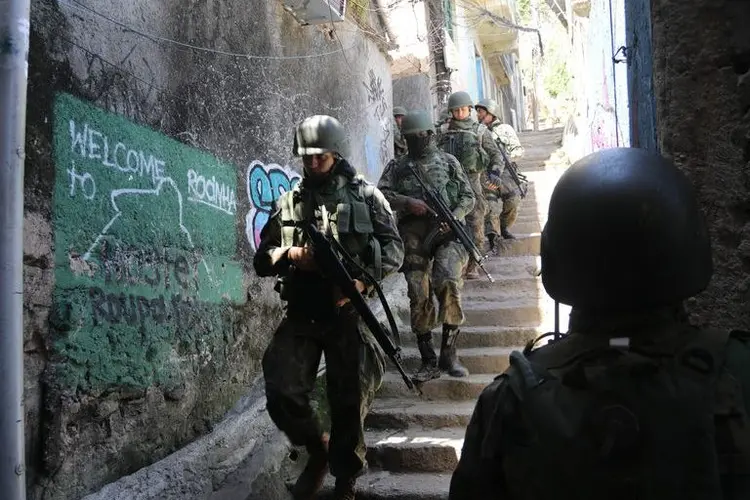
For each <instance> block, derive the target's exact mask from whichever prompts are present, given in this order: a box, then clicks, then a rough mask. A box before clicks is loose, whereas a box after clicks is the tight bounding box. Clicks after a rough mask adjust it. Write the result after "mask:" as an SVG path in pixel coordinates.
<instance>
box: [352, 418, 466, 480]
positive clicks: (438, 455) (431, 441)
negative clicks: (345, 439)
mask: <svg viewBox="0 0 750 500" xmlns="http://www.w3.org/2000/svg"><path fill="white" fill-rule="evenodd" d="M465 434H466V429H464V428H462V427H448V428H442V429H432V428H428V427H410V428H408V429H400V430H393V429H386V430H383V429H374V430H368V431H366V432H365V441H366V442H367V463H368V465H369V466H370V467H373V468H376V469H381V470H387V471H390V472H453V470H454V469H455V468H456V466H457V465H458V458H459V456H460V454H461V447H462V446H463V444H464V435H465Z"/></svg>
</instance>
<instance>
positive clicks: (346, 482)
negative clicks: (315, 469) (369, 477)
mask: <svg viewBox="0 0 750 500" xmlns="http://www.w3.org/2000/svg"><path fill="white" fill-rule="evenodd" d="M356 484H357V480H356V479H353V478H341V479H339V478H336V487H335V488H334V489H333V500H354V497H355V495H356V489H355V488H354V486H355V485H356Z"/></svg>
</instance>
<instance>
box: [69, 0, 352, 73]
mask: <svg viewBox="0 0 750 500" xmlns="http://www.w3.org/2000/svg"><path fill="white" fill-rule="evenodd" d="M60 4H61V5H63V6H66V7H72V8H77V9H79V10H85V11H87V12H90V13H91V14H94V15H96V16H99V17H101V18H102V19H105V20H107V21H109V22H111V23H112V24H115V25H117V26H119V27H121V28H122V29H124V30H126V31H129V32H131V33H134V34H136V35H140V36H142V37H144V38H147V39H149V40H151V41H153V42H164V43H169V44H173V45H178V46H180V47H183V48H186V49H190V50H195V51H199V52H208V53H211V54H218V55H223V56H230V57H238V58H245V59H262V60H299V59H314V58H318V57H326V56H331V55H335V54H339V53H342V52H346V51H349V50H352V49H354V48H356V46H357V44H356V43H355V44H353V45H351V46H350V47H347V48H344V47H343V45H342V46H341V48H339V49H336V50H332V51H330V52H322V53H318V54H306V55H299V56H259V55H253V54H246V53H240V52H229V51H225V50H219V49H213V48H210V47H202V46H199V45H192V44H189V43H185V42H181V41H179V40H173V39H171V38H167V37H163V36H160V35H155V34H153V33H147V32H145V31H141V30H138V29H135V28H133V27H132V26H129V25H127V24H125V23H123V22H120V21H118V20H116V19H113V18H111V17H109V16H107V15H106V14H102V13H101V12H99V11H97V10H95V9H93V8H91V7H88V6H87V5H84V4H82V3H80V2H78V1H77V0H62V1H61V2H60Z"/></svg>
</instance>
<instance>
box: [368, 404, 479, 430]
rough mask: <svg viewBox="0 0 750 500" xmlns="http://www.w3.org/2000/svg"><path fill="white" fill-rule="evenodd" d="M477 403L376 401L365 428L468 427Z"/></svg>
mask: <svg viewBox="0 0 750 500" xmlns="http://www.w3.org/2000/svg"><path fill="white" fill-rule="evenodd" d="M475 406H476V402H475V401H448V402H439V401H419V400H404V399H398V398H397V399H389V398H377V399H375V402H374V403H373V406H372V408H371V409H370V413H368V415H367V420H366V421H365V425H366V426H367V428H371V429H407V428H409V427H411V426H421V427H430V428H434V429H439V428H442V427H460V428H466V426H468V425H469V420H471V414H472V413H473V412H474V407H475Z"/></svg>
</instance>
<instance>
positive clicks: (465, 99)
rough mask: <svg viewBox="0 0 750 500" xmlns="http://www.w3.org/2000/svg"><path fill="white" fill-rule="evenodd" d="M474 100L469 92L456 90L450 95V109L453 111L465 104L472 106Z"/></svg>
mask: <svg viewBox="0 0 750 500" xmlns="http://www.w3.org/2000/svg"><path fill="white" fill-rule="evenodd" d="M473 105H474V101H472V100H471V96H470V95H469V93H468V92H463V91H462V92H454V93H452V94H451V95H450V96H449V97H448V110H449V111H453V110H454V109H456V108H463V107H464V106H468V107H472V106H473Z"/></svg>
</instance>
